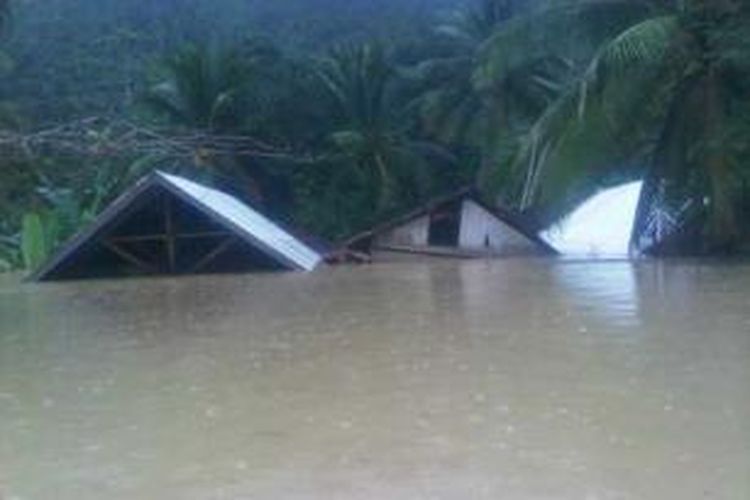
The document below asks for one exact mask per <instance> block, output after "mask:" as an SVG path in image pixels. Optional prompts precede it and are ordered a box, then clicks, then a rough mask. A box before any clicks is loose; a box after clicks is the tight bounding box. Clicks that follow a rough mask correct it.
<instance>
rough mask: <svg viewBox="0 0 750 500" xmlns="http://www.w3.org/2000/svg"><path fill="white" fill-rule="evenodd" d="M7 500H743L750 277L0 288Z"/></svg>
mask: <svg viewBox="0 0 750 500" xmlns="http://www.w3.org/2000/svg"><path fill="white" fill-rule="evenodd" d="M0 497H2V498H3V499H4V500H8V499H22V500H51V499H54V500H89V499H91V500H101V499H105V498H106V499H112V500H120V499H122V500H126V499H127V500H131V499H138V500H147V499H160V500H161V499H176V500H219V499H232V500H234V499H274V500H287V499H295V500H296V499H326V500H329V499H333V500H336V499H342V500H343V499H363V500H365V499H366V500H382V499H389V500H390V499H393V500H399V499H409V500H411V499H474V498H477V499H482V498H487V499H506V498H507V499H518V500H527V499H534V500H537V499H545V500H546V499H550V500H551V499H555V500H593V499H598V500H609V499H612V500H620V499H623V500H624V499H634V500H635V499H638V500H642V499H647V500H649V499H654V500H662V499H673V498H674V499H680V500H690V499H722V500H723V499H729V500H731V499H738V500H742V499H747V498H750V267H746V266H742V265H713V264H702V263H699V262H674V263H667V264H658V263H641V264H636V265H631V264H628V263H618V262H609V263H580V262H553V261H545V260H530V261H524V260H508V261H494V262H442V261H436V262H429V263H418V264H414V263H401V264H379V265H373V266H367V267H362V268H338V269H334V270H332V271H323V272H317V273H314V274H311V275H304V274H283V275H263V276H221V277H197V278H184V279H162V280H132V281H119V282H115V281H109V282H106V281H105V282H86V283H75V284H54V285H43V286H39V285H19V284H18V282H17V279H16V278H13V277H5V278H3V277H0Z"/></svg>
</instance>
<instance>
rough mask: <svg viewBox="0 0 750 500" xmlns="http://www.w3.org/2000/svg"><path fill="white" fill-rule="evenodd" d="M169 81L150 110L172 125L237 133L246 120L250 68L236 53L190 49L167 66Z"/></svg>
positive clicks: (154, 91)
mask: <svg viewBox="0 0 750 500" xmlns="http://www.w3.org/2000/svg"><path fill="white" fill-rule="evenodd" d="M164 70H165V73H166V77H165V79H164V80H163V81H161V82H159V83H158V84H156V85H154V86H153V87H152V88H151V89H149V91H148V93H147V94H146V96H145V102H146V104H147V106H148V107H149V108H150V109H151V110H152V111H154V112H155V113H157V114H159V115H161V116H163V117H165V118H166V119H167V120H168V121H169V123H170V124H172V125H176V126H180V127H184V128H191V129H201V130H205V131H209V132H227V131H231V130H236V129H237V128H238V127H239V126H240V125H241V124H242V122H243V120H244V119H245V109H244V102H243V94H242V91H243V87H244V86H245V84H246V83H247V78H248V65H247V63H246V62H245V61H244V60H243V59H242V58H241V57H240V55H239V53H238V52H236V51H234V50H221V49H217V48H215V47H210V48H209V47H205V46H194V45H189V46H186V47H184V48H183V49H181V50H179V51H178V52H177V53H176V54H174V55H173V56H171V57H169V58H167V59H166V60H165V62H164Z"/></svg>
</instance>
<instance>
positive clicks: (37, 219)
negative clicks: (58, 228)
mask: <svg viewBox="0 0 750 500" xmlns="http://www.w3.org/2000/svg"><path fill="white" fill-rule="evenodd" d="M21 253H22V256H23V264H24V266H25V267H26V269H27V270H30V271H31V270H34V269H36V268H37V267H39V266H40V265H42V264H43V263H44V261H45V260H46V259H47V257H48V255H49V245H48V242H47V235H46V231H45V227H44V221H43V218H42V216H41V215H40V214H38V213H33V212H32V213H28V214H26V215H25V216H24V217H23V226H22V230H21Z"/></svg>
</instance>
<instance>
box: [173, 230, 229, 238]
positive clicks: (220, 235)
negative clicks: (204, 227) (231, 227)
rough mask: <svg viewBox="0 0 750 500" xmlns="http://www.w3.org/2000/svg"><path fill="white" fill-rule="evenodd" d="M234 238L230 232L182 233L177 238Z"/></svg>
mask: <svg viewBox="0 0 750 500" xmlns="http://www.w3.org/2000/svg"><path fill="white" fill-rule="evenodd" d="M230 236H233V234H232V233H230V232H228V231H206V232H204V233H180V234H177V235H176V237H177V238H179V239H201V238H228V237H230Z"/></svg>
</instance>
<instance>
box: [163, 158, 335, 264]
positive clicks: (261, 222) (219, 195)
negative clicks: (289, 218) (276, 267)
mask: <svg viewBox="0 0 750 500" xmlns="http://www.w3.org/2000/svg"><path fill="white" fill-rule="evenodd" d="M156 175H157V176H159V177H160V178H162V179H164V180H165V181H166V182H167V183H169V184H171V185H172V186H174V187H175V188H177V189H179V190H180V191H181V192H182V193H184V194H185V195H187V196H189V197H191V198H192V199H193V200H194V201H196V202H197V203H200V204H201V205H202V206H203V207H204V208H205V209H206V210H210V211H212V212H214V215H216V216H217V217H218V218H219V219H223V220H224V222H226V223H229V224H231V225H233V226H234V227H235V228H236V229H237V230H239V231H242V232H244V233H245V236H247V237H248V238H250V239H251V240H253V242H254V243H261V244H263V245H264V246H267V247H268V250H269V251H271V252H272V253H276V254H278V255H279V256H282V257H283V258H284V259H285V260H287V261H289V262H291V263H293V264H294V265H295V267H299V268H301V269H302V270H306V271H312V270H313V269H314V268H315V267H316V266H317V265H318V264H319V263H320V261H321V260H322V257H321V256H320V255H319V254H318V253H317V252H315V251H314V250H313V249H311V248H310V247H308V246H307V245H306V244H305V243H303V242H302V241H301V240H299V239H297V238H296V237H294V236H292V235H291V234H290V233H289V232H287V231H286V230H284V229H282V228H281V226H279V225H278V224H276V223H275V222H272V221H271V220H270V219H268V218H267V217H265V216H264V215H262V214H261V213H260V212H257V211H256V210H254V209H252V208H251V207H250V206H248V205H246V204H245V203H243V202H241V201H240V200H238V199H237V198H235V197H233V196H230V195H228V194H226V193H224V192H222V191H219V190H216V189H212V188H209V187H206V186H203V185H201V184H198V183H196V182H193V181H189V180H187V179H185V178H183V177H178V176H176V175H169V174H165V173H163V172H157V173H156Z"/></svg>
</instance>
